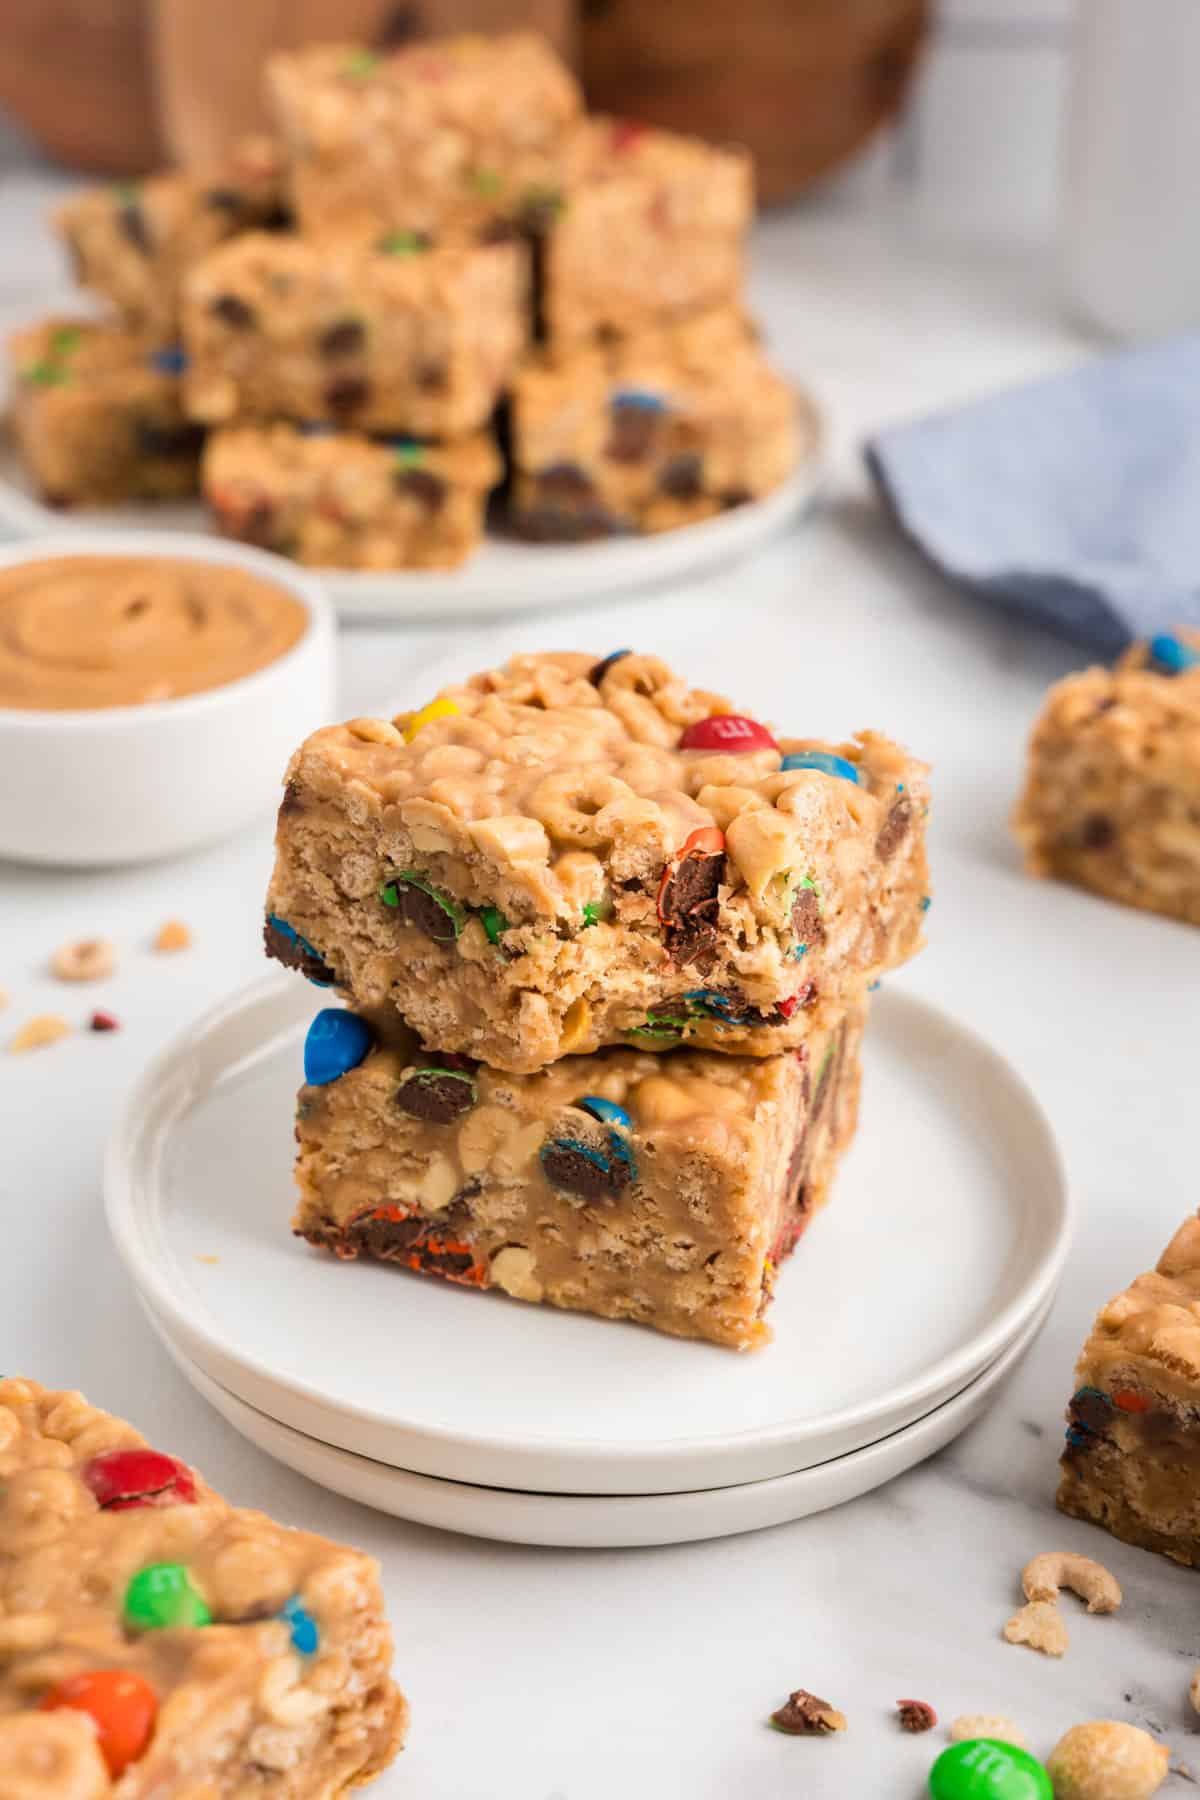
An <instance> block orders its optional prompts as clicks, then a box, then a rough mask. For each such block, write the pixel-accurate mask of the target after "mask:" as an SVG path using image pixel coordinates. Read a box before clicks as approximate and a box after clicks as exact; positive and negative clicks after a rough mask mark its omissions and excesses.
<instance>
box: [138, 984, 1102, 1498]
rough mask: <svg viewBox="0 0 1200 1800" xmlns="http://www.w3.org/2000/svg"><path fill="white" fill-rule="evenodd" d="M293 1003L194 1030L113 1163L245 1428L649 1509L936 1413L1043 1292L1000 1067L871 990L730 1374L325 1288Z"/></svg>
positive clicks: (396, 1463) (1026, 1099)
mask: <svg viewBox="0 0 1200 1800" xmlns="http://www.w3.org/2000/svg"><path fill="white" fill-rule="evenodd" d="M312 1010H313V997H312V989H311V988H309V987H307V986H306V985H304V984H303V983H301V982H298V981H296V980H295V979H294V977H288V976H283V975H273V976H270V977H268V978H267V979H266V980H265V981H262V982H258V983H256V984H255V985H254V986H252V987H251V988H249V989H246V990H245V991H243V992H242V993H240V994H236V995H234V996H233V997H232V998H231V999H229V1000H228V1001H226V1002H225V1003H224V1004H223V1005H221V1006H220V1007H218V1008H216V1009H215V1011H213V1012H212V1013H210V1014H209V1015H208V1016H207V1017H206V1018H205V1019H203V1020H201V1021H200V1023H199V1024H198V1025H195V1026H192V1027H190V1028H189V1029H188V1030H187V1031H186V1033H184V1034H183V1035H182V1036H181V1037H180V1038H179V1039H178V1040H177V1041H176V1042H175V1044H174V1045H173V1046H171V1047H169V1048H168V1049H167V1050H166V1051H165V1052H164V1053H163V1054H162V1055H161V1056H160V1057H159V1058H158V1059H157V1060H156V1061H155V1062H154V1063H153V1064H152V1065H151V1067H150V1069H149V1070H148V1071H147V1072H146V1074H145V1075H144V1076H143V1078H142V1080H141V1081H140V1082H139V1083H138V1084H137V1086H136V1087H135V1089H134V1091H133V1093H132V1094H131V1096H130V1098H129V1101H128V1102H127V1105H126V1108H125V1112H124V1116H123V1117H122V1118H121V1119H120V1121H119V1122H118V1125H117V1127H116V1130H115V1132H114V1135H113V1137H112V1140H111V1142H110V1144H109V1149H108V1156H107V1161H106V1170H105V1185H106V1194H107V1202H108V1215H109V1222H110V1225H111V1228H112V1232H113V1236H114V1238H115V1241H116V1244H117V1247H118V1250H119V1251H120V1253H121V1255H122V1257H123V1259H124V1261H125V1264H126V1267H127V1268H128V1270H129V1273H130V1274H131V1276H132V1277H133V1280H134V1282H135V1283H136V1285H137V1287H138V1289H139V1291H140V1292H141V1294H142V1296H143V1297H144V1299H145V1300H146V1301H147V1302H148V1303H149V1305H150V1306H151V1307H152V1308H153V1310H154V1312H155V1313H156V1314H157V1315H158V1317H159V1318H160V1319H161V1320H162V1322H163V1324H164V1327H165V1329H166V1331H167V1332H168V1334H169V1335H170V1337H171V1340H172V1342H173V1343H175V1344H176V1345H177V1346H178V1348H179V1349H180V1350H181V1351H182V1352H183V1354H184V1355H186V1356H187V1357H188V1358H189V1360H191V1361H193V1362H196V1363H198V1364H199V1365H200V1366H201V1368H202V1369H203V1371H204V1373H205V1374H207V1375H209V1376H211V1377H212V1379H213V1380H214V1381H217V1382H219V1383H220V1384H221V1386H222V1387H225V1388H228V1389H229V1390H230V1391H231V1392H232V1393H234V1394H236V1395H237V1397H238V1398H239V1399H241V1400H244V1401H245V1402H246V1403H247V1404H248V1405H250V1406H254V1407H257V1408H258V1410H259V1411H261V1412H265V1413H267V1414H268V1415H269V1416H270V1417H272V1418H276V1419H279V1420H281V1421H282V1422H283V1423H284V1424H287V1425H291V1426H293V1427H294V1428H295V1429H296V1430H298V1431H302V1432H306V1433H307V1434H308V1435H309V1436H311V1437H315V1438H319V1439H320V1440H321V1441H322V1442H324V1443H329V1444H337V1445H339V1446H340V1447H341V1448H342V1449H346V1450H351V1451H354V1452H356V1453H358V1454H360V1455H364V1456H370V1457H373V1458H374V1459H375V1460H377V1461H379V1462H386V1463H389V1464H391V1465H392V1466H393V1467H396V1468H402V1469H412V1470H415V1471H417V1472H419V1473H420V1474H423V1475H436V1476H441V1477H443V1478H447V1479H450V1480H456V1481H468V1482H474V1483H483V1484H485V1485H490V1486H493V1487H511V1488H523V1489H531V1490H538V1491H542V1492H551V1493H586V1494H600V1493H609V1494H614V1493H634V1494H646V1493H662V1492H666V1491H668V1490H670V1491H677V1490H683V1489H689V1488H701V1487H717V1486H720V1485H723V1484H726V1483H734V1482H745V1481H757V1480H762V1479H764V1478H767V1477H770V1476H775V1475H784V1474H791V1473H793V1472H794V1471H795V1470H797V1469H800V1468H804V1467H810V1466H812V1465H814V1464H816V1463H818V1462H823V1461H827V1460H828V1459H829V1458H830V1457H833V1456H837V1455H841V1454H842V1453H844V1452H845V1451H848V1450H855V1449H858V1448H860V1447H861V1446H862V1445H864V1444H868V1443H872V1442H874V1441H875V1440H876V1439H878V1438H880V1437H882V1436H884V1435H885V1434H886V1433H888V1432H890V1431H894V1430H897V1429H899V1428H900V1427H901V1426H903V1425H906V1424H908V1423H910V1422H911V1421H912V1420H913V1419H916V1418H919V1417H920V1416H921V1415H922V1414H923V1413H925V1412H928V1411H929V1410H930V1409H931V1408H932V1407H934V1406H936V1405H938V1404H939V1403H940V1402H942V1401H943V1400H946V1399H949V1398H950V1396H951V1395H952V1394H954V1393H957V1392H958V1391H959V1390H961V1389H962V1388H963V1387H965V1385H966V1384H967V1382H969V1381H971V1380H973V1379H974V1377H975V1376H976V1375H978V1374H979V1373H980V1372H981V1371H982V1370H983V1369H984V1368H986V1366H987V1365H988V1364H989V1363H990V1362H993V1361H994V1360H995V1358H996V1357H997V1356H998V1355H999V1354H1000V1353H1001V1351H1002V1350H1003V1349H1004V1348H1005V1347H1006V1346H1007V1345H1008V1344H1009V1343H1010V1342H1011V1341H1012V1339H1013V1338H1014V1337H1015V1336H1016V1334H1017V1333H1018V1332H1019V1331H1020V1330H1021V1329H1022V1327H1023V1326H1024V1325H1025V1324H1027V1323H1028V1321H1029V1320H1030V1319H1031V1318H1032V1317H1033V1316H1034V1315H1035V1314H1036V1313H1037V1312H1038V1310H1039V1309H1040V1307H1041V1306H1042V1304H1043V1303H1044V1301H1045V1299H1046V1297H1047V1295H1048V1294H1050V1293H1051V1292H1052V1291H1053V1288H1054V1285H1055V1283H1056V1280H1057V1277H1058V1273H1059V1270H1060V1268H1061V1265H1062V1261H1063V1258H1064V1256H1065V1253H1066V1249H1067V1243H1068V1235H1069V1234H1068V1225H1069V1206H1068V1200H1067V1193H1066V1187H1065V1183H1064V1179H1063V1174H1062V1169H1061V1165H1060V1162H1059V1158H1058V1153H1057V1150H1056V1147H1055V1144H1054V1140H1053V1137H1052V1135H1051V1132H1050V1130H1049V1127H1048V1126H1047V1124H1046V1121H1045V1119H1044V1118H1043V1116H1042V1114H1041V1112H1040V1111H1039V1109H1038V1106H1037V1103H1036V1101H1035V1100H1034V1099H1033V1097H1032V1095H1031V1094H1030V1093H1029V1091H1028V1089H1027V1088H1026V1087H1025V1086H1024V1084H1023V1083H1022V1082H1021V1080H1020V1079H1019V1077H1018V1076H1017V1075H1016V1074H1015V1073H1014V1072H1013V1071H1012V1069H1010V1068H1009V1066H1008V1065H1007V1064H1006V1063H1005V1062H1004V1061H1003V1060H1002V1059H1001V1058H1000V1057H999V1056H998V1055H997V1054H996V1053H995V1051H993V1050H991V1049H989V1047H988V1046H987V1045H986V1044H984V1043H983V1042H982V1041H981V1040H980V1039H978V1038H977V1037H975V1036H974V1035H973V1034H972V1033H971V1032H969V1031H967V1030H966V1029H965V1028H964V1027H962V1026H961V1025H958V1024H956V1023H955V1022H954V1021H953V1020H951V1019H949V1018H947V1017H946V1016H945V1015H944V1014H942V1013H940V1012H938V1011H936V1010H935V1009H933V1008H932V1007H929V1006H927V1005H925V1004H923V1003H921V1002H919V1001H916V1000H913V999H911V998H908V997H906V996H904V995H903V994H901V993H898V992H897V991H895V989H890V988H889V989H888V990H886V991H885V992H883V993H882V994H881V995H880V996H879V998H878V1001H877V1003H876V1006H875V1008H874V1015H873V1018H872V1022H871V1028H870V1030H869V1031H868V1033H867V1044H866V1058H865V1060H866V1081H865V1093H864V1105H863V1120H862V1126H861V1129H860V1134H859V1140H858V1142H857V1144H856V1146H855V1148H854V1150H853V1151H852V1153H851V1155H850V1157H849V1158H848V1159H847V1164H846V1167H845V1169H844V1170H843V1172H842V1176H841V1178H840V1180H839V1183H838V1189H837V1192H836V1193H835V1195H834V1199H833V1203H832V1205H831V1206H830V1207H829V1209H828V1210H827V1211H826V1212H825V1213H823V1214H822V1215H821V1217H820V1218H819V1219H818V1220H817V1221H816V1223H815V1224H814V1226H813V1228H812V1230H811V1231H810V1232H808V1233H807V1234H806V1236H805V1238H804V1241H803V1242H802V1244H801V1245H800V1248H799V1251H798V1253H797V1255H796V1256H795V1257H794V1258H793V1259H792V1261H791V1262H790V1263H789V1265H788V1267H787V1268H786V1270H785V1271H784V1272H783V1274H782V1276H781V1279H780V1282H779V1287H778V1292H777V1296H776V1301H775V1305H774V1307H773V1309H772V1314H771V1321H772V1324H773V1325H774V1328H775V1341H774V1343H773V1344H771V1345H769V1346H768V1347H767V1348H766V1349H765V1350H762V1351H760V1352H758V1353H756V1354H753V1355H745V1356H738V1355H736V1354H734V1353H732V1352H730V1351H728V1350H720V1349H716V1348H714V1347H713V1346H710V1345H702V1344H692V1343H684V1342H680V1341H679V1340H677V1339H672V1338H667V1337H663V1336H660V1335H659V1334H657V1333H655V1332H652V1331H649V1330H646V1329H641V1328H638V1327H635V1326H632V1325H623V1324H613V1323H609V1322H606V1321H603V1320H598V1319H590V1318H586V1317H583V1316H581V1315H578V1314H571V1313H562V1312H556V1311H554V1310H553V1309H552V1308H550V1307H530V1306H522V1305H519V1304H517V1303H515V1302H513V1301H511V1300H508V1299H506V1298H504V1297H503V1296H502V1295H492V1294H479V1293H475V1292H471V1291H469V1290H465V1289H461V1288H454V1287H449V1286H447V1285H445V1284H443V1283H440V1282H435V1281H429V1280H428V1279H422V1278H417V1277H413V1276H409V1275H408V1274H406V1273H404V1272H402V1271H400V1270H397V1269H395V1268H391V1267H388V1266H386V1265H383V1264H370V1263H367V1262H365V1261H364V1262H358V1263H355V1264H353V1265H342V1264H339V1263H337V1262H336V1261H335V1260H334V1259H333V1258H331V1257H329V1256H326V1255H324V1254H322V1253H320V1252H317V1251H314V1250H312V1249H310V1248H309V1247H308V1246H306V1245H304V1244H302V1243H301V1242H300V1241H299V1240H298V1239H295V1238H293V1237H292V1236H291V1234H290V1232H289V1229H288V1220H289V1215H290V1212H291V1207H292V1194H291V1181H290V1160H291V1152H292V1148H293V1146H292V1133H291V1118H292V1109H293V1103H294V1099H295V1092H296V1088H297V1085H298V1083H299V1080H300V1052H301V1040H302V1037H303V1032H304V1029H305V1025H306V1023H307V1020H308V1018H309V1017H310V1015H311V1013H312Z"/></svg>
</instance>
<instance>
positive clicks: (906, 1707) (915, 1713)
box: [896, 1700, 937, 1731]
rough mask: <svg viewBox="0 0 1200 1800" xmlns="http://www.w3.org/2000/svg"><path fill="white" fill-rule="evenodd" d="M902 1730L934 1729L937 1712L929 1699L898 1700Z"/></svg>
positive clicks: (897, 1707)
mask: <svg viewBox="0 0 1200 1800" xmlns="http://www.w3.org/2000/svg"><path fill="white" fill-rule="evenodd" d="M896 1711H897V1712H898V1713H899V1715H900V1729H901V1731H932V1730H933V1728H934V1726H935V1725H936V1724H937V1714H936V1713H935V1712H934V1710H933V1708H932V1706H930V1704H929V1702H928V1701H927V1700H897V1702H896Z"/></svg>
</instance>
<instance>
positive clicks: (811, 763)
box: [779, 750, 858, 783]
mask: <svg viewBox="0 0 1200 1800" xmlns="http://www.w3.org/2000/svg"><path fill="white" fill-rule="evenodd" d="M779 766H780V768H781V769H816V770H817V772H818V774H821V775H837V776H840V778H841V779H842V780H843V781H853V782H855V783H857V781H858V770H857V769H856V768H855V766H854V764H853V763H852V762H847V761H846V758H845V757H844V756H835V755H834V754H833V752H832V750H793V751H792V752H791V754H790V755H788V756H785V757H784V759H783V761H782V762H781V763H780V765H779Z"/></svg>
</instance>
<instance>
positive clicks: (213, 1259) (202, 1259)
mask: <svg viewBox="0 0 1200 1800" xmlns="http://www.w3.org/2000/svg"><path fill="white" fill-rule="evenodd" d="M220 1260H221V1259H220V1257H219V1256H198V1257H197V1258H196V1261H197V1262H202V1263H219V1262H220Z"/></svg>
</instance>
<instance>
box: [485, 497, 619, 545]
mask: <svg viewBox="0 0 1200 1800" xmlns="http://www.w3.org/2000/svg"><path fill="white" fill-rule="evenodd" d="M509 523H510V525H511V527H512V530H513V532H514V533H515V535H516V536H517V537H520V538H524V539H525V540H526V541H527V542H528V543H531V544H582V543H586V542H587V541H588V540H589V539H590V538H606V537H621V536H623V535H624V534H625V533H626V532H627V531H628V530H629V527H628V525H627V524H626V523H625V521H624V520H623V519H621V518H619V517H618V516H617V514H616V513H612V512H609V511H608V509H607V508H606V507H603V506H581V507H575V508H572V507H567V506H557V505H554V504H546V505H542V506H525V507H520V508H519V509H518V510H517V511H516V512H514V513H513V515H512V517H511V519H510V521H509Z"/></svg>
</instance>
